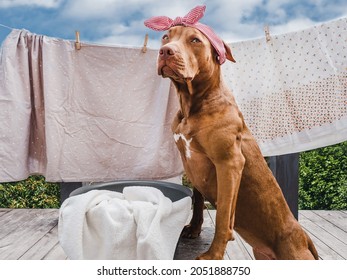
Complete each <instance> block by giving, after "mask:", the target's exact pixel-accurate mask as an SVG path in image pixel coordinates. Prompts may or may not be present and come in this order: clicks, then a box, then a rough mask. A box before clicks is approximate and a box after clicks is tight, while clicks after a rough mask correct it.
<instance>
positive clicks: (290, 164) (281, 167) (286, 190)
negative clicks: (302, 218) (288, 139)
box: [268, 153, 300, 219]
mask: <svg viewBox="0 0 347 280" xmlns="http://www.w3.org/2000/svg"><path fill="white" fill-rule="evenodd" d="M299 155H300V154H299V153H294V154H287V155H281V156H273V157H269V158H268V163H269V167H270V169H271V171H272V173H273V174H274V176H275V178H276V180H277V182H278V184H279V185H280V187H281V189H282V192H283V195H284V197H285V199H286V201H287V203H288V205H289V208H290V210H291V211H292V213H293V214H294V217H295V218H296V219H298V214H299V207H298V200H299Z"/></svg>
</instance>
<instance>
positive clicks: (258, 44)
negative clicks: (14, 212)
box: [0, 19, 347, 181]
mask: <svg viewBox="0 0 347 280" xmlns="http://www.w3.org/2000/svg"><path fill="white" fill-rule="evenodd" d="M346 31H347V19H341V20H337V21H333V22H329V23H326V24H322V25H319V26H316V27H313V28H310V29H306V30H303V31H300V32H293V33H289V34H284V35H278V36H271V42H266V40H264V39H263V38H262V39H257V40H251V41H245V42H238V43H233V44H231V49H232V50H233V55H234V57H235V59H236V61H237V63H235V64H231V63H230V64H227V63H225V64H224V65H223V66H222V68H223V69H222V73H223V77H224V80H225V81H226V83H227V84H228V86H229V87H230V88H231V89H232V90H233V92H234V94H235V97H236V100H237V103H238V105H239V107H240V109H241V111H242V112H243V115H244V117H245V121H246V123H247V125H248V126H249V127H250V129H251V131H252V133H253V134H254V136H255V138H256V139H257V141H258V143H259V145H260V148H261V150H262V152H263V155H264V156H272V155H280V154H288V153H294V152H301V151H305V150H310V149H315V148H318V147H322V146H327V145H332V144H336V143H339V142H342V141H345V140H347V104H346V100H347V58H346V56H347V51H346V48H347V46H346V44H344V42H346V41H347V32H346ZM85 46H87V47H85V48H82V49H81V51H78V52H76V51H75V46H74V42H71V41H68V40H62V39H57V38H50V37H47V36H42V35H36V34H32V33H30V32H29V31H25V30H17V29H15V30H13V31H12V32H11V33H10V35H8V37H7V39H6V40H5V41H4V44H3V48H2V50H1V51H2V53H1V59H0V63H1V65H0V123H1V124H2V125H1V126H0V141H1V143H0V158H1V161H0V181H17V180H20V179H24V178H27V176H28V175H29V174H32V173H40V174H43V175H45V176H46V178H47V180H49V181H109V180H117V179H129V178H131V179H137V178H138V179H155V178H157V179H159V178H165V177H166V178H167V177H170V176H171V177H174V175H178V174H180V173H181V172H182V170H183V169H182V165H181V162H180V159H179V155H178V152H177V149H176V147H175V143H174V141H173V138H172V133H171V131H170V126H171V122H172V119H173V117H174V115H175V114H176V112H177V110H178V103H177V97H176V94H175V90H174V88H173V87H172V86H170V82H169V80H168V79H162V78H161V77H159V76H158V75H157V73H156V57H157V51H156V50H148V51H147V53H146V54H144V53H143V52H142V51H141V49H140V48H125V47H102V46H97V45H92V44H85ZM139 65H141V67H139ZM144 69H145V70H144ZM5 73H6V75H4V74H5Z"/></svg>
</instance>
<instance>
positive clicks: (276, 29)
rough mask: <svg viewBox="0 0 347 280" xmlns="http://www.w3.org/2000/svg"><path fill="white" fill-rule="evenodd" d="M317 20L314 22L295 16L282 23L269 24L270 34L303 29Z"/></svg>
mask: <svg viewBox="0 0 347 280" xmlns="http://www.w3.org/2000/svg"><path fill="white" fill-rule="evenodd" d="M315 24H317V22H314V21H312V20H310V19H308V18H296V19H292V20H290V21H288V22H286V23H284V24H280V25H275V26H270V33H271V34H276V35H277V34H284V33H289V32H295V31H299V30H303V29H306V28H309V27H311V26H314V25H315Z"/></svg>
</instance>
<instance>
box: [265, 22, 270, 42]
mask: <svg viewBox="0 0 347 280" xmlns="http://www.w3.org/2000/svg"><path fill="white" fill-rule="evenodd" d="M264 32H265V38H266V42H270V41H271V36H270V29H269V26H268V25H265V26H264Z"/></svg>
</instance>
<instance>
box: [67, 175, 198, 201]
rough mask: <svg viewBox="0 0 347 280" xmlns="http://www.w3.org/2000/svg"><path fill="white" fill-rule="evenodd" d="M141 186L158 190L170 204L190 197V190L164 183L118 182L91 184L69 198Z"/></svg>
mask: <svg viewBox="0 0 347 280" xmlns="http://www.w3.org/2000/svg"><path fill="white" fill-rule="evenodd" d="M133 186H143V187H153V188H156V189H158V190H160V191H161V192H162V193H163V194H164V195H165V196H166V197H167V198H169V199H170V200H171V201H172V202H175V201H178V200H180V199H182V198H184V197H187V196H189V197H192V194H193V193H192V191H191V189H189V188H187V187H184V186H182V185H179V184H175V183H170V182H164V181H141V180H119V181H115V182H109V183H100V184H95V185H94V184H93V185H89V186H83V187H80V188H78V189H76V190H74V191H72V192H71V193H70V196H75V195H79V194H83V193H86V192H88V191H91V190H109V191H116V192H120V193H122V192H123V189H124V188H125V187H133Z"/></svg>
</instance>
